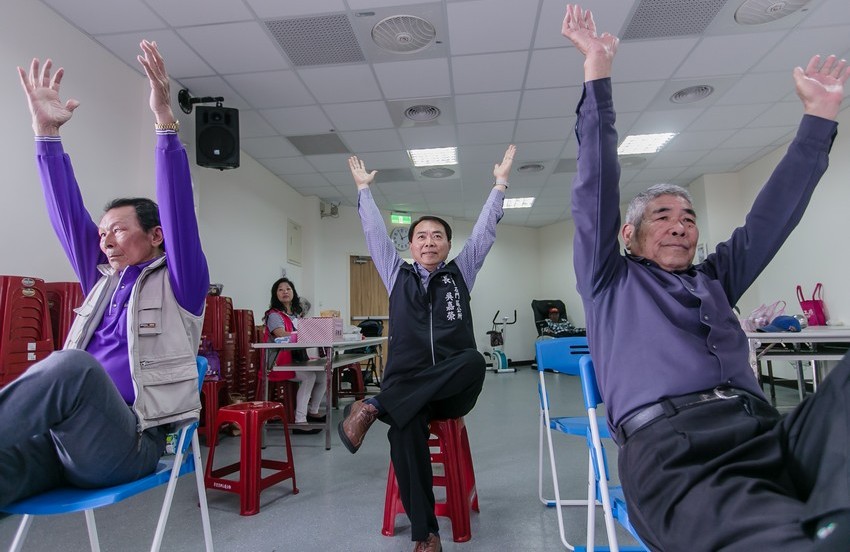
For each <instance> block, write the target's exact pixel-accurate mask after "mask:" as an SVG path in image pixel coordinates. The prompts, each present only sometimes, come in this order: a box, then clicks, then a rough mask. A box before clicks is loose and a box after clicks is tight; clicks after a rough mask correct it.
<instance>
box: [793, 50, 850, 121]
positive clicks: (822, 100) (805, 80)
mask: <svg viewBox="0 0 850 552" xmlns="http://www.w3.org/2000/svg"><path fill="white" fill-rule="evenodd" d="M848 77H850V66H848V65H847V61H846V60H843V59H842V60H839V59H838V58H837V57H835V56H829V57H827V58H826V60H825V61H824V62H823V63H821V57H820V56H817V55H816V56H812V59H810V60H809V64H808V65H807V66H806V69H805V70H804V69H803V68H802V67H796V68H795V69H794V84H795V86H796V87H797V95H798V96H799V97H800V100H801V101H802V102H803V112H804V113H806V114H807V115H814V116H816V117H822V118H824V119H829V120H830V121H834V120H835V118H836V117H837V116H838V110H839V108H840V107H841V100H843V99H844V83H845V82H847V78H848Z"/></svg>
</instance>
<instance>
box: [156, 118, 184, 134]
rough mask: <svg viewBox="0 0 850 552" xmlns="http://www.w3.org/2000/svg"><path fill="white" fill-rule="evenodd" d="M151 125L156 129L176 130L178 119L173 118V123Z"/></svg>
mask: <svg viewBox="0 0 850 552" xmlns="http://www.w3.org/2000/svg"><path fill="white" fill-rule="evenodd" d="M153 127H154V128H155V129H156V130H173V131H174V132H177V131H179V130H180V121H177V120H175V121H174V122H173V123H155V124H154V125H153Z"/></svg>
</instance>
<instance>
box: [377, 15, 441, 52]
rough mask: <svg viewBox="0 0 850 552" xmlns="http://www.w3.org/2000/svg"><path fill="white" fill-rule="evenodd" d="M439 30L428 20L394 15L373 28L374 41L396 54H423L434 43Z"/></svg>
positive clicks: (380, 46)
mask: <svg viewBox="0 0 850 552" xmlns="http://www.w3.org/2000/svg"><path fill="white" fill-rule="evenodd" d="M436 38H437V30H436V29H435V28H434V25H432V24H431V23H430V22H429V21H428V20H426V19H422V18H421V17H416V16H415V15H393V16H391V17H385V18H384V19H382V20H380V21H378V23H376V24H375V26H374V27H372V41H373V42H374V43H375V44H376V45H377V46H378V47H379V48H381V49H383V50H386V51H388V52H392V53H394V54H413V53H415V52H421V51H422V50H424V49H425V48H427V47H428V46H430V45H431V44H433V43H434V40H435V39H436Z"/></svg>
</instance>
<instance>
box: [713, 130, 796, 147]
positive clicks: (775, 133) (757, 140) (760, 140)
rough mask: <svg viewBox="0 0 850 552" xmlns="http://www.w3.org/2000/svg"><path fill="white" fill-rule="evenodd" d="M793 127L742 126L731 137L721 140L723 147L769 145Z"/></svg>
mask: <svg viewBox="0 0 850 552" xmlns="http://www.w3.org/2000/svg"><path fill="white" fill-rule="evenodd" d="M793 131H794V128H793V127H790V126H782V127H763V128H744V129H741V130H739V131H738V132H736V133H735V134H734V135H732V137H730V138H729V139H728V140H726V141H725V142H723V147H724V148H746V147H756V146H761V147H764V146H769V145H771V144H774V143H776V141H777V140H780V139H781V138H783V137H785V136H786V135H787V134H788V133H789V132H793Z"/></svg>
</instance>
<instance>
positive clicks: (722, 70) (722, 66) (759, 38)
mask: <svg viewBox="0 0 850 552" xmlns="http://www.w3.org/2000/svg"><path fill="white" fill-rule="evenodd" d="M784 35H785V33H784V32H781V31H775V32H767V33H754V34H749V35H734V36H729V35H727V36H710V37H704V38H703V39H702V40H700V42H699V44H697V45H696V47H695V48H694V49H693V51H692V52H691V54H690V55H689V56H688V57H687V58H686V60H685V63H684V64H682V66H681V67H679V69H678V70H677V71H676V77H677V78H687V77H697V76H699V77H702V76H710V75H728V74H732V73H744V72H746V71H747V70H748V69H750V67H752V66H753V65H755V64H756V62H757V61H759V60H760V59H761V58H762V56H764V55H765V54H767V53H768V52H773V51H775V48H776V47H777V42H779V40H780V39H781V38H782V37H783V36H784ZM761 70H768V69H763V68H762V69H761Z"/></svg>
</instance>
